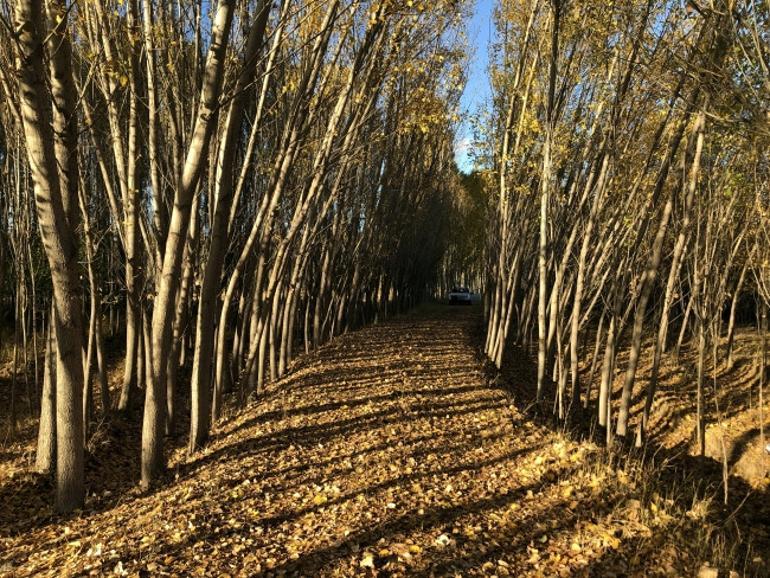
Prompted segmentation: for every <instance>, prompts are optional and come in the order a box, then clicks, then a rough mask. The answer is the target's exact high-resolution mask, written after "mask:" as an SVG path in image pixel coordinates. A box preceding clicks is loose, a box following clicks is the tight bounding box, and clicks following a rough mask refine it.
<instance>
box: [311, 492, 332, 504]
mask: <svg viewBox="0 0 770 578" xmlns="http://www.w3.org/2000/svg"><path fill="white" fill-rule="evenodd" d="M328 501H329V498H327V497H326V496H324V495H323V494H316V495H315V497H314V498H313V503H314V504H315V505H316V506H321V505H323V504H325V503H326V502H328Z"/></svg>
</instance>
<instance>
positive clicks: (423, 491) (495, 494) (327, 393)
mask: <svg viewBox="0 0 770 578" xmlns="http://www.w3.org/2000/svg"><path fill="white" fill-rule="evenodd" d="M480 339H481V315H480V311H479V310H478V308H477V307H471V308H449V307H442V306H428V307H424V308H421V309H419V310H417V311H415V312H413V313H410V314H407V315H403V316H399V317H396V318H394V319H392V320H389V321H388V322H386V323H382V324H380V325H375V326H371V327H368V328H365V329H362V330H360V331H356V332H353V333H350V334H348V335H345V336H343V337H341V338H338V339H336V340H334V341H333V342H332V343H331V344H329V345H327V346H325V347H323V348H321V349H320V350H319V351H317V352H315V353H313V354H311V355H308V356H303V357H302V358H301V359H299V360H298V361H297V362H296V363H295V364H294V366H293V368H292V369H293V370H292V372H291V374H290V375H289V376H288V377H287V378H285V379H283V380H281V381H279V382H277V383H275V384H273V385H271V386H269V387H268V389H267V391H266V392H265V393H264V395H262V396H261V397H260V399H259V400H257V401H255V402H253V403H252V404H250V405H249V406H248V407H247V408H245V409H244V410H242V411H238V412H235V413H233V415H231V416H229V418H228V419H227V420H224V421H223V422H222V424H221V425H220V426H219V427H218V428H217V429H216V430H215V432H214V434H213V439H212V442H211V444H210V445H209V446H208V447H207V448H206V449H205V450H204V451H202V452H200V453H199V454H196V455H194V456H192V457H187V456H186V455H185V452H184V449H183V446H184V443H183V440H184V436H182V435H180V436H179V437H178V438H174V439H173V440H171V444H170V445H172V446H173V449H172V450H171V453H170V459H169V463H170V468H169V474H168V479H167V480H166V482H165V483H164V484H162V485H161V486H160V487H158V488H157V489H156V490H154V491H153V492H150V493H141V492H140V491H139V490H138V489H137V487H136V481H137V480H136V474H137V473H138V452H139V450H138V438H139V431H138V428H137V427H136V426H135V425H133V422H134V421H135V420H126V421H121V420H117V421H115V422H114V423H113V424H111V425H110V426H102V427H103V428H104V430H105V431H104V432H103V433H102V434H101V436H99V435H97V436H96V437H97V441H96V442H93V443H92V444H91V445H92V446H93V447H91V448H90V449H91V455H90V456H89V460H88V488H89V495H88V499H87V503H86V507H85V509H84V510H83V511H81V512H78V513H77V514H75V515H74V516H70V517H66V518H63V517H60V516H55V515H53V514H52V513H51V510H50V502H51V499H50V498H51V482H50V480H49V479H48V478H44V477H42V476H38V475H35V474H32V473H29V465H30V463H31V459H32V458H31V455H32V452H31V448H32V447H33V446H32V440H28V442H27V444H26V445H24V444H23V443H17V444H15V445H11V446H6V447H5V448H4V449H0V451H2V452H3V453H2V454H0V508H1V509H0V575H8V576H31V575H35V576H38V575H40V576H63V575H88V574H93V575H99V574H113V575H133V576H136V575H139V576H156V575H201V576H203V575H205V576H216V575H222V576H224V575H231V576H236V575H238V576H240V575H246V576H253V575H274V576H282V575H302V576H353V575H379V576H407V575H408V576H456V575H459V576H469V575H490V576H491V575H497V576H522V575H528V576H583V575H596V576H626V575H632V576H648V575H669V576H695V575H698V573H699V572H701V575H702V576H716V572H715V571H713V570H712V567H720V568H721V569H722V571H723V575H725V576H726V575H727V571H729V570H734V571H736V572H737V573H738V575H744V574H749V575H767V574H770V565H769V564H770V555H769V554H768V552H770V534H769V533H768V520H770V496H768V493H767V490H766V489H763V488H756V487H751V486H749V485H748V484H746V483H745V482H744V481H743V480H742V479H741V478H738V477H737V476H733V477H731V478H730V480H729V483H730V490H731V491H730V502H729V504H728V506H723V505H721V502H720V500H721V490H720V489H719V483H720V480H721V470H720V469H719V466H718V463H717V462H716V461H714V460H710V459H708V458H700V459H699V460H694V459H693V458H690V457H689V456H688V455H684V454H682V453H681V452H680V454H676V455H675V454H674V453H672V452H671V451H670V450H669V449H668V448H665V447H662V448H661V450H660V452H659V453H656V454H655V455H654V456H652V455H649V456H641V457H640V456H636V455H632V454H631V453H629V452H627V451H617V452H612V453H608V452H605V451H604V450H603V449H602V448H601V446H600V445H598V444H596V443H594V442H592V441H591V440H590V439H589V438H590V436H585V435H582V436H581V435H573V434H569V433H564V432H563V431H560V430H559V428H557V427H554V426H553V424H552V423H551V422H550V421H549V420H548V419H546V418H542V417H538V412H533V411H532V410H531V409H530V402H529V398H528V394H527V391H528V385H531V384H530V382H529V381H528V380H529V379H530V375H529V373H528V371H529V368H528V367H524V366H522V367H520V371H518V372H514V373H512V374H509V375H507V376H503V377H504V378H503V379H501V378H500V376H496V375H494V374H493V373H492V372H490V371H489V369H488V367H487V366H485V365H484V363H483V362H482V360H481V358H480V357H479V355H478V350H479V343H480ZM525 382H526V383H525ZM180 429H182V428H180ZM99 440H102V441H101V442H100V441H99Z"/></svg>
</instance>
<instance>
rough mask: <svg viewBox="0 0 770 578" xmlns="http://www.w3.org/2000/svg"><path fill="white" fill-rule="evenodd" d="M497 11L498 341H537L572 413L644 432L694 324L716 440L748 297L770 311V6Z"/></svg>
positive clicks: (716, 0) (545, 377) (543, 376)
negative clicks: (722, 373) (642, 364)
mask: <svg viewBox="0 0 770 578" xmlns="http://www.w3.org/2000/svg"><path fill="white" fill-rule="evenodd" d="M496 27H497V32H498V44H497V45H496V46H495V49H494V54H493V64H492V70H491V75H492V77H491V81H492V85H493V91H494V103H493V105H494V106H493V110H492V111H491V113H490V115H489V119H488V124H487V130H486V132H485V134H483V135H482V137H481V138H482V141H483V142H482V144H483V146H484V150H485V151H486V152H485V155H486V156H485V157H484V158H482V159H481V161H482V164H485V165H486V166H488V167H489V168H490V170H489V171H488V172H487V174H486V177H487V181H488V186H489V187H490V190H493V191H494V192H495V194H494V196H495V198H494V199H493V200H492V201H491V206H490V219H489V228H490V235H489V238H488V245H487V263H488V265H487V270H488V271H489V277H488V284H487V300H486V313H487V316H488V317H487V328H488V331H487V337H486V343H485V349H486V353H487V355H488V356H489V357H490V358H491V359H492V360H493V361H494V362H495V363H496V364H497V366H498V367H499V366H501V364H503V363H504V359H503V358H504V352H505V351H506V347H507V346H508V345H509V344H510V343H511V342H515V343H520V344H525V345H530V346H531V347H532V349H533V351H535V350H536V351H537V395H538V397H539V398H540V399H541V400H543V401H546V400H545V396H546V392H548V391H551V389H550V388H549V385H550V384H553V385H554V386H555V387H554V388H553V391H554V392H555V393H554V399H553V400H552V401H553V409H554V413H555V414H556V415H557V417H558V418H559V419H562V420H563V419H566V418H567V417H568V415H569V414H570V412H572V411H574V410H578V409H583V408H585V409H590V410H591V412H595V415H596V418H597V419H598V422H599V424H600V425H601V426H603V427H605V428H606V433H607V439H608V441H609V440H610V439H612V438H613V437H614V436H619V437H620V438H625V439H628V440H629V441H631V442H633V441H636V443H637V444H641V443H643V442H644V440H645V438H646V437H647V436H646V434H647V433H648V432H647V429H648V424H649V420H650V412H651V409H652V407H653V402H654V400H655V395H656V388H657V386H658V381H659V372H660V368H661V360H662V358H663V356H666V355H672V356H673V357H674V358H678V356H679V354H680V350H681V348H682V345H683V342H690V343H692V344H693V345H694V349H695V351H696V352H697V377H696V379H697V395H696V396H695V397H696V398H695V399H693V400H692V404H693V413H694V414H696V415H697V424H696V428H697V438H698V444H699V446H700V448H701V450H700V451H701V453H702V452H703V448H704V445H705V425H704V424H705V423H706V419H707V417H708V418H709V419H718V415H719V407H718V405H717V406H716V407H714V403H713V401H712V400H713V399H714V397H713V395H712V394H713V393H714V392H713V390H712V386H711V383H710V381H711V371H712V369H715V368H717V367H725V366H729V365H731V364H732V363H733V345H734V337H735V328H736V318H737V315H739V314H741V312H743V321H744V322H749V323H750V322H752V321H756V322H757V324H758V325H760V326H761V328H762V333H763V334H764V331H765V327H766V310H767V305H768V303H769V302H768V297H769V295H768V291H767V287H768V272H769V270H768V247H770V245H768V237H767V230H768V202H769V201H770V198H769V197H768V192H769V191H768V168H769V165H768V160H770V159H769V158H768V153H767V151H768V147H767V145H768V137H770V131H769V130H768V120H769V119H770V116H769V113H768V111H770V100H768V95H770V91H769V90H768V88H770V68H768V64H769V63H770V61H769V60H768V58H769V57H770V51H769V50H768V48H769V45H768V40H769V39H770V38H769V35H770V4H768V3H767V2H763V1H755V0H699V1H694V0H687V1H685V2H680V1H679V0H677V1H674V2H672V1H668V0H661V1H658V0H646V1H640V2H609V3H595V2H577V1H570V0H528V1H524V2H519V1H508V0H503V1H502V2H501V3H500V4H499V6H498V10H497V13H496ZM647 347H649V348H650V349H651V350H652V355H651V357H652V360H653V361H652V368H651V370H650V372H649V378H645V383H644V384H642V387H643V397H644V404H643V411H642V412H641V413H640V415H639V417H638V418H637V419H634V420H632V419H631V407H632V403H633V395H632V394H634V392H635V389H634V386H635V384H636V382H637V381H638V380H639V373H640V371H639V360H640V355H641V354H642V352H643V349H644V348H647ZM761 349H762V350H761V352H759V353H758V356H757V357H758V359H759V363H760V364H761V369H760V371H759V372H758V375H759V379H758V387H759V390H758V395H759V406H758V407H759V408H760V412H761V408H762V407H763V385H764V375H765V353H764V339H763V340H762V347H761ZM621 350H623V351H627V352H628V358H627V360H625V361H624V362H623V365H622V366H618V357H619V353H620V352H621ZM618 370H619V371H620V372H621V374H622V377H621V382H622V389H621V390H620V391H619V393H618V391H617V390H616V391H615V395H616V396H618V395H619V397H616V399H615V400H613V387H612V386H613V381H614V374H615V372H616V371H618ZM707 371H708V373H707ZM547 401H551V400H547ZM762 421H763V420H762V419H760V429H762V423H761V422H762Z"/></svg>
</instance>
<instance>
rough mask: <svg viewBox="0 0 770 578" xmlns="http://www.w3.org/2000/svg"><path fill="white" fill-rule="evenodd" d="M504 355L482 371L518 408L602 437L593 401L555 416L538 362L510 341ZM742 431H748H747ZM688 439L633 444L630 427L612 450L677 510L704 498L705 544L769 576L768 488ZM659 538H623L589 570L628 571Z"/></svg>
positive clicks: (578, 434) (578, 435) (572, 432)
mask: <svg viewBox="0 0 770 578" xmlns="http://www.w3.org/2000/svg"><path fill="white" fill-rule="evenodd" d="M505 357H506V359H505V363H504V365H503V371H502V372H500V371H497V369H496V368H494V367H493V366H491V364H487V372H488V375H489V376H490V379H491V380H493V381H495V382H496V383H497V384H498V385H499V386H500V387H502V388H504V389H505V390H506V391H507V394H508V396H509V399H510V400H511V402H512V403H514V404H515V405H516V406H517V407H518V408H519V410H520V411H521V412H522V413H524V414H525V415H527V416H529V417H530V418H531V419H532V420H534V421H536V422H537V423H539V424H541V425H544V426H546V427H548V428H550V429H552V430H554V431H559V432H561V433H563V434H565V435H568V436H570V437H571V438H572V439H575V440H586V439H588V440H590V441H593V442H595V443H596V444H597V445H605V444H606V439H607V434H606V430H605V428H603V427H601V426H599V425H598V424H597V421H596V414H595V410H594V408H593V407H589V408H588V410H587V411H586V410H584V409H583V408H582V406H581V404H579V403H578V404H574V405H573V406H572V407H571V410H572V411H571V412H570V413H569V415H568V420H567V421H566V422H564V421H559V420H557V419H556V417H555V415H554V412H553V409H554V402H553V400H554V399H555V395H556V385H555V384H554V383H553V382H552V381H550V380H548V379H546V382H545V384H544V389H543V397H542V399H543V400H544V401H543V402H540V403H538V402H537V401H536V393H537V365H536V363H535V361H534V359H533V356H532V355H531V353H530V352H529V351H527V350H526V349H525V348H522V347H520V346H517V345H511V346H509V348H508V349H507V350H506V352H505ZM685 413H687V412H686V409H681V408H680V409H679V410H677V411H676V412H674V413H672V414H671V415H670V416H668V417H667V418H666V419H672V420H673V419H677V418H679V419H681V418H682V417H683V416H684V415H685ZM631 429H632V431H633V428H631ZM747 435H749V437H751V432H748V434H747ZM741 440H743V441H744V446H745V443H748V442H747V440H745V439H743V438H741V439H739V444H737V445H740V441H741ZM690 441H691V440H689V439H688V440H685V441H683V442H681V443H679V444H677V445H675V446H673V447H670V448H666V447H663V446H661V445H659V444H656V443H655V440H654V439H652V440H649V441H648V442H647V443H646V445H645V446H644V447H643V448H636V447H634V439H633V434H631V435H629V437H628V439H626V440H622V439H619V438H617V437H615V436H613V443H612V448H611V450H612V451H611V454H612V459H614V460H615V461H616V463H622V462H625V461H627V460H630V461H631V463H635V464H637V465H638V466H640V467H641V468H642V475H643V476H647V477H648V479H647V481H646V483H647V484H648V485H649V488H650V491H651V492H656V493H657V494H659V495H663V496H668V497H670V499H672V500H673V501H674V503H675V505H676V507H677V508H678V510H679V511H681V512H689V511H691V509H692V508H693V506H694V505H695V504H697V503H703V504H706V505H707V511H706V512H705V514H704V515H703V518H702V521H703V524H704V525H708V527H709V528H710V531H711V532H712V535H711V536H710V543H709V544H707V545H705V546H704V548H709V547H711V548H718V549H720V550H721V551H725V552H728V551H729V552H731V555H732V556H733V558H734V559H735V560H738V561H740V562H741V564H742V566H743V568H744V570H745V572H746V574H747V575H756V576H770V556H769V553H770V491H768V489H767V487H765V488H764V489H758V488H754V487H752V486H751V485H749V484H748V483H747V482H746V481H745V480H744V479H743V478H741V477H739V476H736V475H728V476H726V479H725V475H724V470H723V465H722V463H720V462H719V461H717V460H714V459H712V458H710V457H706V456H696V455H690V453H689V449H690V445H691V444H690ZM742 447H743V446H741V447H738V448H734V449H735V453H734V454H733V455H731V456H730V458H729V463H735V461H737V460H738V459H739V458H740V455H741V453H742V451H743V449H742ZM728 465H729V464H728ZM650 476H652V477H650ZM725 485H726V486H727V492H726V494H727V499H726V503H725V502H724V496H725ZM664 542H665V536H659V535H657V534H654V535H653V536H652V538H649V539H647V540H645V541H643V542H642V544H641V545H640V544H639V543H631V542H628V543H626V544H625V546H624V547H621V548H620V549H616V550H614V551H612V552H608V553H607V554H606V555H605V556H603V557H602V558H601V559H599V560H595V561H594V562H592V565H591V567H589V568H588V573H589V575H595V574H596V575H601V574H602V569H603V568H602V566H603V565H604V564H606V565H607V566H608V567H609V566H613V567H614V566H617V567H625V568H626V569H628V570H632V569H633V566H632V565H630V563H631V562H632V561H633V560H636V561H637V562H639V561H643V560H644V552H645V548H647V549H648V551H649V552H652V551H655V547H656V546H655V545H656V544H658V543H664Z"/></svg>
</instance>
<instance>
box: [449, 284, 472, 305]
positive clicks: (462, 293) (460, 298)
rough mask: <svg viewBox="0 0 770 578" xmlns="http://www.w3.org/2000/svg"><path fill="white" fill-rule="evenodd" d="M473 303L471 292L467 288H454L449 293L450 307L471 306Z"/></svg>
mask: <svg viewBox="0 0 770 578" xmlns="http://www.w3.org/2000/svg"><path fill="white" fill-rule="evenodd" d="M471 303H472V299H471V292H470V291H469V290H468V288H467V287H452V290H451V291H450V292H449V304H450V305H470V304H471Z"/></svg>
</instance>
